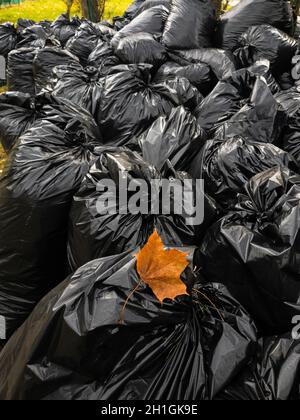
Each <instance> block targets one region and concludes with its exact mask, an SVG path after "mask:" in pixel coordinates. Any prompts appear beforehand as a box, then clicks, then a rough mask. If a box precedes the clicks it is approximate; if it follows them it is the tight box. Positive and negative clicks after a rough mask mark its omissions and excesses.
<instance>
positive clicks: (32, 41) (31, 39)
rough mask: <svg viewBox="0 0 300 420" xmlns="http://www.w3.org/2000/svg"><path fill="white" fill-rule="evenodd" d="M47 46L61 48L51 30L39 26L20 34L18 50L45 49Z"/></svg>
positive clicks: (31, 27)
mask: <svg viewBox="0 0 300 420" xmlns="http://www.w3.org/2000/svg"><path fill="white" fill-rule="evenodd" d="M47 45H54V46H58V47H59V46H60V42H59V41H58V40H57V39H56V38H55V37H54V36H53V33H52V31H51V30H50V28H47V27H44V26H42V25H39V24H35V25H33V26H29V27H27V28H25V29H24V30H23V31H22V32H20V33H19V39H18V44H17V47H16V48H44V47H46V46H47Z"/></svg>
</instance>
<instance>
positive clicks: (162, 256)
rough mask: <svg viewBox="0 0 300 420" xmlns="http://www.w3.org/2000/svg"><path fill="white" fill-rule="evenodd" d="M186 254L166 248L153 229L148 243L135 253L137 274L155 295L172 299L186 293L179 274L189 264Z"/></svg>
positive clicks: (161, 299) (162, 298) (159, 297)
mask: <svg viewBox="0 0 300 420" xmlns="http://www.w3.org/2000/svg"><path fill="white" fill-rule="evenodd" d="M187 257H188V254H186V253H184V252H182V251H178V250H176V249H171V250H166V249H165V248H164V244H163V242H162V240H161V238H160V236H159V234H158V232H157V231H155V232H154V233H153V234H152V235H151V236H150V238H149V241H148V243H147V244H146V245H145V246H144V248H143V249H142V250H141V251H140V252H139V253H138V254H137V255H136V259H137V271H138V274H139V276H140V278H141V280H143V281H144V282H145V283H146V284H147V285H148V286H149V287H151V289H152V290H153V293H154V294H155V296H156V297H157V298H158V299H159V300H160V301H161V302H163V300H164V299H166V298H169V299H174V298H175V297H176V296H179V295H187V294H188V293H187V291H186V285H185V284H184V283H183V281H182V280H181V278H180V275H181V274H182V273H183V271H184V270H185V269H186V267H187V266H188V265H189V262H188V259H187Z"/></svg>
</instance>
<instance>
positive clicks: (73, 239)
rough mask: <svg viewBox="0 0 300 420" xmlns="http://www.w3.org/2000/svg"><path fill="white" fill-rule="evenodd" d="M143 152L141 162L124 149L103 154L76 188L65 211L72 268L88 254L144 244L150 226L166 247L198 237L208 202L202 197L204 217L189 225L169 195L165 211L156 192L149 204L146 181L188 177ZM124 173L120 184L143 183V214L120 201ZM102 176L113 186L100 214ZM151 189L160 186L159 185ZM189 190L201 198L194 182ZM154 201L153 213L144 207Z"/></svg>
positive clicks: (210, 217) (209, 210) (208, 217)
mask: <svg viewBox="0 0 300 420" xmlns="http://www.w3.org/2000/svg"><path fill="white" fill-rule="evenodd" d="M149 155H150V153H148V156H147V157H148V161H147V162H146V161H144V160H143V159H142V158H141V157H140V156H139V155H138V154H137V153H134V152H131V151H128V150H124V151H122V150H120V151H111V152H107V153H103V155H102V156H101V158H100V159H99V160H98V161H97V162H96V163H95V164H94V166H93V167H92V169H91V171H90V172H89V174H88V175H87V176H86V177H85V179H84V180H83V182H82V185H81V188H80V190H79V191H78V193H77V194H75V197H74V200H73V204H72V209H71V213H70V226H69V241H68V257H69V264H70V268H71V271H72V272H73V271H74V270H76V269H77V268H79V267H81V266H82V265H83V264H85V263H87V262H89V261H91V260H93V259H96V258H100V257H104V256H109V255H115V254H120V253H123V252H124V251H128V250H133V249H135V248H136V247H138V246H141V245H144V244H145V243H146V242H147V241H148V239H149V237H150V235H151V234H152V233H153V231H154V230H155V229H156V230H157V231H158V233H159V235H160V237H161V238H162V240H163V242H164V244H165V245H167V246H178V245H180V246H194V245H196V244H197V243H199V242H200V241H201V239H202V238H203V235H204V233H205V232H206V230H207V228H208V226H210V225H211V223H212V222H213V221H214V219H215V216H216V209H215V206H214V203H213V201H212V200H210V199H209V198H205V218H204V220H203V221H202V222H201V221H200V222H199V223H198V224H194V225H192V224H190V225H188V223H187V219H188V216H187V213H186V212H183V214H182V215H181V214H176V213H175V210H174V206H175V204H174V201H173V200H174V198H172V197H171V206H170V209H169V212H166V208H165V207H163V206H164V203H163V202H162V200H161V198H160V195H158V196H156V197H154V200H153V201H152V203H151V199H152V195H151V190H150V186H151V182H153V181H154V180H160V179H174V180H178V181H183V180H184V179H190V177H189V176H188V175H187V174H185V173H184V172H176V171H175V170H174V168H173V167H171V166H170V164H168V162H166V161H165V162H164V163H165V165H164V166H163V167H162V168H161V169H160V170H158V169H156V168H155V167H154V166H152V165H151V162H150V163H149V160H150V161H151V160H152V159H151V156H149ZM153 160H155V156H154V159H153ZM126 173H128V183H127V182H126V181H125V185H126V186H125V187H123V188H127V189H129V188H128V185H129V183H130V182H131V181H135V183H136V184H137V185H140V186H141V187H140V188H142V187H143V185H142V183H146V185H147V187H148V193H147V191H142V194H143V201H146V202H147V203H148V210H149V213H147V214H142V213H141V212H139V213H137V214H136V213H131V212H130V208H127V207H126V208H125V207H124V206H127V202H126V203H124V205H123V202H122V201H120V200H121V198H120V194H119V191H120V188H121V187H122V186H121V183H120V182H121V181H120V179H124V177H125V174H126ZM107 179H108V180H112V181H114V183H115V185H116V192H115V197H114V198H116V202H115V203H114V202H111V201H109V202H108V203H107V206H106V207H107V210H108V211H107V212H105V213H103V212H102V213H101V212H100V210H99V202H100V201H101V200H104V198H105V197H106V195H107V194H106V192H105V188H104V186H105V185H106V184H101V180H107ZM157 188H159V191H161V187H157ZM160 194H162V193H161V192H160ZM191 194H193V202H194V201H195V202H196V199H197V198H198V199H202V198H201V197H200V191H197V190H196V188H195V186H193V190H192V191H191ZM130 197H134V193H133V192H132V193H130V191H128V199H129V200H130ZM183 199H184V197H183V196H182V200H183ZM154 202H157V206H159V207H158V209H159V212H158V214H155V212H153V211H152V207H150V206H151V205H154ZM198 202H199V201H198ZM176 204H177V205H178V203H176ZM182 204H184V203H183V202H182ZM157 206H156V207H157ZM183 207H184V205H183ZM185 210H186V209H185V208H183V211H185Z"/></svg>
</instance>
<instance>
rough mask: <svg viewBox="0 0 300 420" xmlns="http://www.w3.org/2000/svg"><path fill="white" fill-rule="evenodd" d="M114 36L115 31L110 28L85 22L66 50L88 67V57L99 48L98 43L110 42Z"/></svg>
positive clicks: (68, 43) (70, 40)
mask: <svg viewBox="0 0 300 420" xmlns="http://www.w3.org/2000/svg"><path fill="white" fill-rule="evenodd" d="M114 34H115V31H114V30H113V29H111V28H109V27H108V26H105V25H101V24H100V23H99V24H95V23H92V22H89V21H84V22H83V23H82V24H81V25H80V27H79V28H78V30H77V31H76V33H75V35H74V36H73V37H72V38H70V39H69V41H68V42H67V44H66V49H67V50H69V51H70V52H71V53H72V54H74V55H76V56H77V57H78V58H79V59H80V62H81V64H82V65H83V66H86V65H87V60H88V57H89V55H90V54H91V52H92V51H93V50H94V49H95V48H96V47H97V45H98V42H99V41H105V42H109V41H110V40H111V38H112V37H113V36H114Z"/></svg>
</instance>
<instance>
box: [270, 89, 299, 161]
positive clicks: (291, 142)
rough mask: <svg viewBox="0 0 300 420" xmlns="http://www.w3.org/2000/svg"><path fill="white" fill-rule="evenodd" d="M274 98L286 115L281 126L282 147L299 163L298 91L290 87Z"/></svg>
mask: <svg viewBox="0 0 300 420" xmlns="http://www.w3.org/2000/svg"><path fill="white" fill-rule="evenodd" d="M276 100H277V101H278V102H279V104H280V105H281V106H282V107H283V109H284V110H285V112H286V115H287V121H286V124H284V125H283V127H282V132H283V137H282V147H283V148H284V150H286V151H287V152H289V153H290V154H291V155H292V156H293V157H294V158H295V159H296V160H297V162H298V163H299V164H300V111H299V109H300V92H299V91H298V90H297V89H291V90H288V91H285V92H282V93H279V94H277V95H276Z"/></svg>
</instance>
